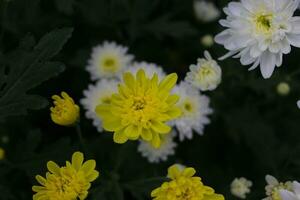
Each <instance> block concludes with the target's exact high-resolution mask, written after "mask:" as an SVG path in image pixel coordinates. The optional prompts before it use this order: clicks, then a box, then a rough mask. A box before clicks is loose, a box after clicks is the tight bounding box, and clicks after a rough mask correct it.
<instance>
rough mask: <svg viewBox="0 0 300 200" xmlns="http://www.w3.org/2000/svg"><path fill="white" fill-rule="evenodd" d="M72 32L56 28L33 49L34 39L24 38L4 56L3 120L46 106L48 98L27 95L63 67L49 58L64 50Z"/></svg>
mask: <svg viewBox="0 0 300 200" xmlns="http://www.w3.org/2000/svg"><path fill="white" fill-rule="evenodd" d="M72 31H73V29H71V28H63V29H58V30H54V31H52V32H50V33H48V34H46V35H45V36H44V37H43V38H42V39H41V40H40V41H39V43H38V44H37V45H36V46H35V47H34V48H32V46H33V45H34V39H33V38H32V37H25V39H24V40H23V41H22V42H21V44H20V46H19V48H17V49H16V50H14V51H12V52H11V53H8V54H7V55H4V56H2V58H3V60H1V65H0V66H1V67H0V77H1V81H0V84H1V85H0V119H3V118H4V117H7V116H12V115H22V114H26V113H27V110H28V109H41V108H43V107H45V106H46V105H47V100H45V99H44V98H42V97H40V96H37V95H31V94H28V91H29V90H30V89H33V88H34V87H36V86H37V85H39V84H41V83H42V82H44V81H46V80H48V79H49V78H51V77H53V76H56V75H58V74H59V73H61V72H62V71H63V70H64V65H63V64H62V63H59V62H49V61H48V60H49V59H51V58H52V57H53V56H55V55H56V54H57V53H58V52H59V51H60V50H61V49H62V47H63V46H64V44H65V43H66V42H67V40H68V39H69V38H70V37H71V34H72Z"/></svg>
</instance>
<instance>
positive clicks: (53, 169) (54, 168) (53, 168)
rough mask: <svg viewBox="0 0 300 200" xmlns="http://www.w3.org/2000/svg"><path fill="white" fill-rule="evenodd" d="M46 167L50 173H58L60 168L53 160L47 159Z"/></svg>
mask: <svg viewBox="0 0 300 200" xmlns="http://www.w3.org/2000/svg"><path fill="white" fill-rule="evenodd" d="M47 168H48V170H49V171H50V172H51V173H52V174H55V175H60V168H59V166H58V165H57V164H56V163H55V162H53V161H49V162H48V163H47Z"/></svg>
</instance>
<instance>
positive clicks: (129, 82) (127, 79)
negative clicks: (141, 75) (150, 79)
mask: <svg viewBox="0 0 300 200" xmlns="http://www.w3.org/2000/svg"><path fill="white" fill-rule="evenodd" d="M123 80H124V83H125V84H126V86H127V87H128V88H134V85H135V79H134V76H133V75H132V74H131V73H129V72H127V73H124V74H123Z"/></svg>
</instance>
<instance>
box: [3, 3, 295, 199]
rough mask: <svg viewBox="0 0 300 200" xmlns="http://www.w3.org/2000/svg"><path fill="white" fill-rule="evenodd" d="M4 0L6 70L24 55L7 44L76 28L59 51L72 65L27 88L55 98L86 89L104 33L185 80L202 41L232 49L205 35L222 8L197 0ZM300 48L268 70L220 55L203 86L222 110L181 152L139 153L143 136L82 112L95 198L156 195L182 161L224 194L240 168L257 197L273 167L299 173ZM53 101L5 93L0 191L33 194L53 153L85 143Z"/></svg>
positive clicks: (215, 49)
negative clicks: (199, 10)
mask: <svg viewBox="0 0 300 200" xmlns="http://www.w3.org/2000/svg"><path fill="white" fill-rule="evenodd" d="M0 2H1V4H0V16H1V19H0V23H1V31H0V51H1V54H0V60H1V61H0V63H1V66H0V71H1V72H2V71H6V72H5V73H6V74H9V71H8V72H7V70H9V68H6V67H5V66H7V64H10V65H9V66H10V67H13V66H14V62H21V61H20V60H22V59H21V58H22V57H18V56H17V55H19V54H13V55H11V54H9V52H12V51H14V50H15V49H16V48H17V47H18V46H19V45H20V44H21V46H22V45H23V47H24V48H23V49H26V48H25V46H26V45H27V46H30V44H31V43H32V44H35V43H36V41H39V39H40V38H41V37H42V36H44V35H45V34H47V33H48V32H50V31H52V30H54V29H57V28H64V27H69V28H73V32H72V36H70V37H69V39H68V41H65V42H66V43H65V45H64V47H63V48H60V49H61V51H59V53H58V54H57V55H55V57H53V58H51V60H58V61H60V62H62V63H64V66H65V67H62V68H61V70H58V71H60V72H61V73H60V74H59V73H58V72H57V75H58V74H59V75H58V76H53V77H51V79H50V80H48V81H46V82H43V83H42V84H37V85H35V87H32V88H28V89H29V92H28V93H29V94H37V95H39V96H42V97H44V98H45V99H48V100H50V98H51V95H52V94H57V93H60V91H62V90H64V91H66V92H68V93H69V94H70V95H71V96H72V97H74V99H75V101H77V102H78V101H79V100H80V99H81V98H82V91H83V90H84V89H85V88H87V85H88V84H89V83H90V82H91V81H90V77H89V74H88V72H86V70H85V67H86V65H87V60H88V59H89V57H90V52H91V48H92V47H93V46H95V45H98V44H101V43H102V42H103V41H115V42H117V43H118V44H121V45H124V46H127V47H128V48H129V53H131V54H133V55H134V56H135V59H136V60H137V61H148V62H153V63H156V64H158V65H161V66H162V67H163V69H164V70H165V71H166V72H168V73H169V72H176V73H178V75H179V77H180V80H182V79H183V78H184V77H185V75H186V72H187V71H188V70H189V65H190V64H192V63H195V62H196V60H197V58H199V57H203V52H204V50H208V51H209V52H210V53H211V54H212V56H213V57H214V58H215V59H217V58H218V57H220V56H222V55H224V54H225V53H226V50H225V49H224V48H223V47H222V46H219V45H217V44H211V42H208V43H207V42H203V37H204V36H207V35H210V36H212V37H214V35H216V34H217V33H219V32H220V31H221V30H222V27H221V26H220V25H219V24H218V18H217V19H214V20H208V21H207V20H204V21H203V20H201V19H199V16H198V17H197V14H196V13H195V7H194V5H195V4H194V1H192V0H185V1H182V0H52V1H49V0H6V1H4V0H1V1H0ZM211 2H213V3H214V5H215V6H216V7H217V8H218V10H219V11H220V12H221V13H220V15H221V16H220V17H219V18H222V17H224V14H223V12H222V8H223V7H225V6H226V5H227V4H228V2H229V0H216V1H211ZM23 38H26V39H23ZM53 45H54V46H55V45H56V44H54V43H53ZM57 45H58V46H59V45H60V44H57ZM31 46H33V45H31ZM62 46H63V45H62ZM21 49H22V48H21ZM60 49H59V50H60ZM299 55H300V50H299V49H293V51H292V53H290V54H289V55H286V56H285V57H284V64H283V66H282V67H281V68H279V69H277V70H275V72H274V74H273V76H272V77H271V78H270V79H268V80H264V79H263V78H262V77H261V75H260V72H259V70H255V71H251V72H248V70H247V67H245V66H241V64H240V62H239V60H236V59H232V58H229V59H227V60H225V61H222V62H221V61H219V65H220V66H221V68H222V71H223V74H222V83H221V85H220V86H219V87H218V88H217V89H216V90H215V91H212V92H207V93H205V94H206V95H208V96H209V97H210V98H211V107H212V108H213V110H214V114H213V115H211V116H210V118H211V124H209V125H208V126H206V128H205V131H204V135H203V136H199V135H195V136H194V138H193V140H186V141H184V142H183V143H180V144H179V145H178V148H177V149H176V154H175V156H172V157H170V158H169V159H168V161H167V162H163V163H160V164H150V163H148V161H147V160H146V159H145V158H143V157H141V155H140V154H139V153H138V152H137V150H136V146H137V143H136V142H129V143H126V144H125V145H118V144H114V143H113V141H112V139H111V138H112V135H111V134H107V133H103V134H102V133H101V134H100V133H98V132H97V131H96V128H94V127H93V126H92V125H91V121H90V120H87V119H86V118H85V117H84V116H83V113H84V112H82V118H81V126H82V130H83V133H84V136H83V137H84V139H85V141H86V143H87V146H88V150H89V152H90V153H89V155H87V157H88V158H94V159H96V161H97V169H98V170H99V171H100V174H101V176H100V178H99V179H98V180H97V181H96V182H95V183H93V187H92V189H91V190H90V195H89V198H88V199H91V200H96V199H97V200H100V199H101V200H106V199H107V200H122V199H126V200H131V199H137V200H142V199H150V196H149V194H150V192H151V190H152V189H154V188H156V187H158V186H159V185H160V184H161V177H164V176H165V175H166V173H167V168H168V167H169V166H170V165H172V164H174V163H181V164H184V165H186V166H192V167H194V168H195V169H196V170H197V174H198V175H199V176H201V177H202V179H203V181H204V183H205V184H206V185H209V186H212V187H213V188H215V190H216V191H217V193H222V194H224V195H225V199H235V197H233V196H232V195H231V194H230V183H231V181H232V180H233V179H234V178H235V177H241V176H244V177H246V178H248V179H250V180H252V182H253V187H252V189H251V194H250V195H249V196H248V198H247V199H250V200H257V199H262V198H264V197H265V190H264V186H265V185H266V183H265V180H264V179H265V175H266V174H271V175H274V176H275V177H277V178H278V179H280V180H282V181H285V180H299V179H300V170H299V166H300V156H299V155H300V146H299V144H300V136H299V134H300V132H299V125H300V123H299V122H300V110H299V109H298V108H297V106H296V101H297V100H298V99H300V81H299V80H300V64H299ZM24 62H26V60H24ZM32 76H33V77H35V76H36V77H39V75H38V74H32ZM0 78H1V76H0ZM3 80H4V79H3ZM3 80H2V81H1V80H0V83H2V82H3ZM4 82H5V81H4ZM40 82H42V81H40ZM281 82H285V83H287V84H288V85H289V88H290V89H289V91H288V92H285V93H284V94H282V93H279V92H278V90H277V87H278V84H279V83H281ZM1 87H5V86H3V85H2V86H1ZM2 89H3V88H2ZM2 89H0V91H1V90H2ZM0 99H1V92H0ZM27 100H28V99H27ZM28 101H29V100H28ZM23 103H24V104H27V101H24V102H23ZM46 103H47V102H46V101H45V102H44V104H43V106H41V108H42V109H38V110H33V109H32V108H34V107H29V108H30V110H29V112H27V113H23V112H22V113H21V112H20V113H17V114H14V112H17V111H16V109H10V110H9V112H11V113H8V111H7V110H6V109H5V108H4V107H5V105H4V103H3V101H2V105H1V100H0V119H1V120H0V147H2V148H3V149H4V150H5V159H3V160H2V161H0V194H1V195H0V199H3V200H23V199H24V200H27V199H32V194H33V193H32V191H31V187H32V185H34V184H36V181H35V179H34V177H35V175H36V174H44V173H45V172H46V162H47V161H48V160H55V161H56V162H58V163H59V164H64V162H65V160H68V159H70V157H71V155H72V153H73V152H74V151H75V150H78V149H79V144H78V141H77V136H76V133H75V129H74V128H66V127H59V126H57V125H55V124H54V123H52V121H51V119H50V117H49V107H50V104H48V105H47V104H46ZM49 103H50V102H49ZM29 104H30V103H29ZM24 106H25V105H24ZM1 112H2V113H1ZM1 117H2V118H1Z"/></svg>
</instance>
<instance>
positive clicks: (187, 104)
mask: <svg viewBox="0 0 300 200" xmlns="http://www.w3.org/2000/svg"><path fill="white" fill-rule="evenodd" d="M183 108H184V110H185V111H188V112H191V111H192V110H193V106H192V104H191V102H189V101H186V102H185V103H184V105H183Z"/></svg>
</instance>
